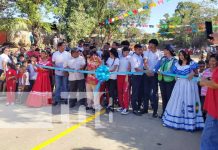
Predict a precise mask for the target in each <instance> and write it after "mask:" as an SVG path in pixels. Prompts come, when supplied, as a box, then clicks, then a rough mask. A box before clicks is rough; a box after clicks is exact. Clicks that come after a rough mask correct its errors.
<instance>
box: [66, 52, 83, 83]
mask: <svg viewBox="0 0 218 150" xmlns="http://www.w3.org/2000/svg"><path fill="white" fill-rule="evenodd" d="M85 64H86V62H85V59H84V57H82V56H79V57H77V58H74V57H71V59H69V60H68V61H66V62H65V63H64V68H70V69H74V70H80V69H81V68H82V67H83V66H84V65H85ZM82 79H84V74H83V73H78V72H69V78H68V80H69V81H76V80H82Z"/></svg>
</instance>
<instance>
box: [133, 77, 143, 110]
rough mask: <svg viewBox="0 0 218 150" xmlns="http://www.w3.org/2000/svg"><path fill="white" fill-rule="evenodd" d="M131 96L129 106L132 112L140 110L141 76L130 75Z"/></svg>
mask: <svg viewBox="0 0 218 150" xmlns="http://www.w3.org/2000/svg"><path fill="white" fill-rule="evenodd" d="M131 83H132V96H131V104H132V109H133V111H137V110H140V107H141V95H142V94H141V91H140V87H141V84H142V76H141V75H132V81H131Z"/></svg>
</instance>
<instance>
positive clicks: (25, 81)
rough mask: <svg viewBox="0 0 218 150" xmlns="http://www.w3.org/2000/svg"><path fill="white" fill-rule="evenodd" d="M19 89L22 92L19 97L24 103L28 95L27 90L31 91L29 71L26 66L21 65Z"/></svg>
mask: <svg viewBox="0 0 218 150" xmlns="http://www.w3.org/2000/svg"><path fill="white" fill-rule="evenodd" d="M18 91H19V92H21V95H20V97H19V99H20V100H21V103H24V101H26V98H27V95H28V93H27V92H29V91H30V82H29V72H28V71H27V67H25V66H21V67H20V73H19V87H18Z"/></svg>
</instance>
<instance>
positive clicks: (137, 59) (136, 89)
mask: <svg viewBox="0 0 218 150" xmlns="http://www.w3.org/2000/svg"><path fill="white" fill-rule="evenodd" d="M134 49H135V53H134V54H133V56H132V57H131V72H143V57H142V52H143V50H142V46H141V45H140V44H136V45H135V46H134ZM142 81H143V80H142V75H132V81H131V83H132V97H131V104H132V109H133V113H134V114H135V115H137V116H141V112H140V107H141V97H140V95H141V94H142V93H141V91H140V88H141V86H142Z"/></svg>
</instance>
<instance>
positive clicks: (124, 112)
mask: <svg viewBox="0 0 218 150" xmlns="http://www.w3.org/2000/svg"><path fill="white" fill-rule="evenodd" d="M121 114H122V115H128V114H129V111H128V110H127V109H123V111H122V112H121Z"/></svg>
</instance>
